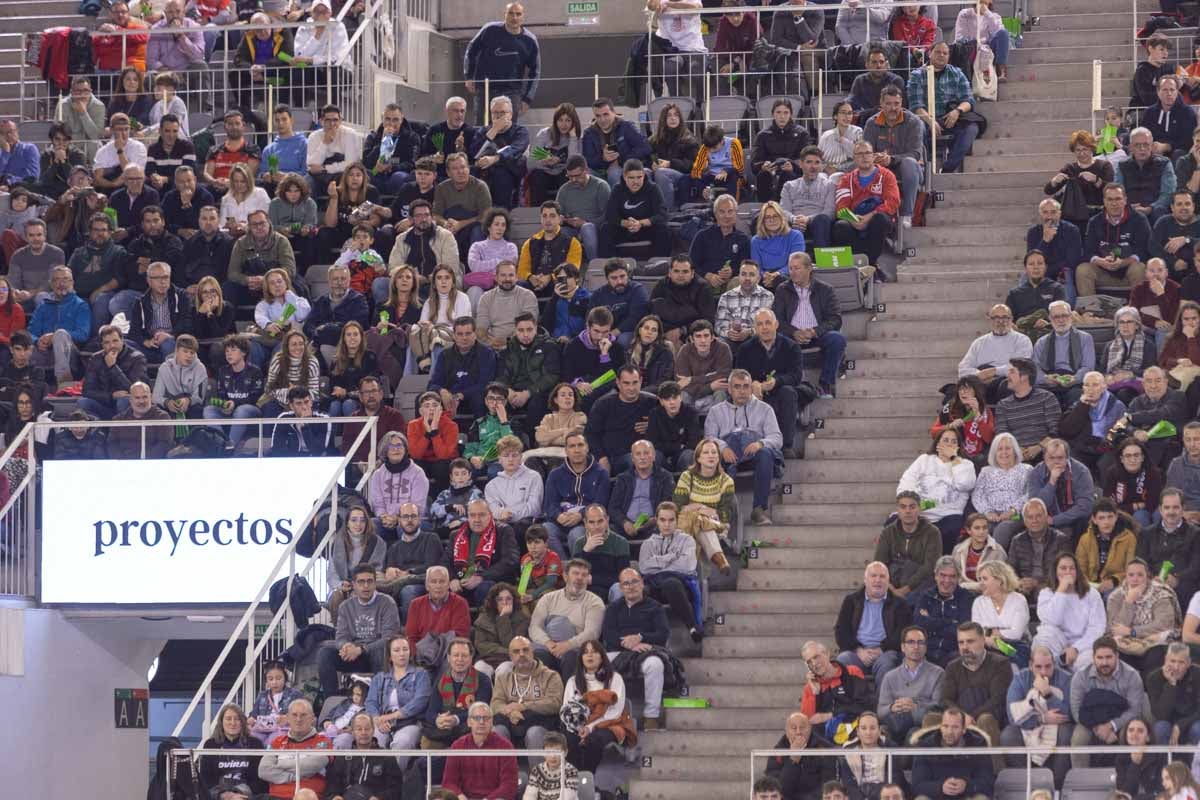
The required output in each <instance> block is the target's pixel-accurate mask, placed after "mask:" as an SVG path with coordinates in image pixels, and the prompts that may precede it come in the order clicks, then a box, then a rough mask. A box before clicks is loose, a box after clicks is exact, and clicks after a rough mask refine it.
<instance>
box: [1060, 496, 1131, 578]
mask: <svg viewBox="0 0 1200 800" xmlns="http://www.w3.org/2000/svg"><path fill="white" fill-rule="evenodd" d="M1137 531H1138V526H1137V523H1136V522H1134V521H1133V518H1132V517H1130V516H1129V515H1127V514H1124V513H1122V512H1120V511H1117V506H1116V504H1115V503H1113V501H1112V500H1110V499H1109V498H1107V497H1103V498H1101V499H1099V500H1097V501H1096V505H1095V506H1094V507H1093V508H1092V519H1091V522H1089V523H1088V526H1087V530H1085V531H1084V532H1083V536H1081V537H1079V544H1078V545H1077V546H1076V547H1075V558H1076V559H1077V560H1078V561H1079V569H1080V571H1081V572H1082V573H1083V577H1084V578H1086V579H1087V580H1088V582H1089V583H1091V584H1093V585H1095V586H1096V588H1097V589H1098V590H1099V591H1100V593H1101V594H1103V595H1107V594H1108V593H1109V592H1111V591H1112V590H1113V589H1116V588H1117V587H1118V586H1120V585H1121V581H1123V580H1124V579H1125V567H1126V565H1127V564H1129V562H1130V561H1132V560H1133V558H1134V556H1135V555H1136V551H1137ZM1101 553H1104V554H1105V557H1104V558H1101Z"/></svg>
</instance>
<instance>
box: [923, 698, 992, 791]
mask: <svg viewBox="0 0 1200 800" xmlns="http://www.w3.org/2000/svg"><path fill="white" fill-rule="evenodd" d="M914 744H915V745H916V746H917V747H937V748H941V749H943V750H945V751H946V755H944V756H943V755H939V756H917V757H915V758H914V759H913V772H912V787H913V792H914V793H916V794H917V795H918V796H921V797H928V798H929V800H952V799H954V798H968V797H978V796H983V797H991V796H992V786H993V785H994V784H995V782H996V773H995V771H994V770H993V769H992V762H991V759H990V758H989V757H988V756H981V755H966V754H963V753H957V754H956V753H954V752H953V750H954V749H955V748H961V747H987V746H988V742H987V739H985V738H984V737H983V735H982V734H979V733H977V732H976V731H974V730H967V721H966V715H965V714H964V713H963V711H962V709H961V708H955V707H950V708H947V709H946V710H945V711H943V712H942V721H941V724H940V725H939V726H938V728H937V729H935V730H930V731H928V732H927V733H925V734H923V735H920V736H919V737H918V738H917V740H916V742H914Z"/></svg>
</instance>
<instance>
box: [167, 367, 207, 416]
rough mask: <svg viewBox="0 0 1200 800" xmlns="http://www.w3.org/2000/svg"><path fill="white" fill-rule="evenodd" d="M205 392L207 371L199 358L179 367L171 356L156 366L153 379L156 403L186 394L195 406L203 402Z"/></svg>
mask: <svg viewBox="0 0 1200 800" xmlns="http://www.w3.org/2000/svg"><path fill="white" fill-rule="evenodd" d="M207 393H208V371H207V370H206V369H205V368H204V365H203V364H201V363H200V359H199V358H197V359H194V360H193V361H192V363H191V364H190V365H188V366H186V367H181V366H179V363H178V362H177V361H175V357H174V356H172V357H171V358H168V359H167V360H166V361H164V362H163V364H162V366H161V367H159V368H158V376H157V377H156V378H155V379H154V402H155V403H157V404H158V405H162V404H163V403H164V402H166V401H167V400H170V399H174V398H176V397H181V396H183V395H185V394H186V395H187V396H188V397H190V398H191V399H192V405H193V406H195V405H197V404H199V403H203V402H204V396H205V395H206V394H207Z"/></svg>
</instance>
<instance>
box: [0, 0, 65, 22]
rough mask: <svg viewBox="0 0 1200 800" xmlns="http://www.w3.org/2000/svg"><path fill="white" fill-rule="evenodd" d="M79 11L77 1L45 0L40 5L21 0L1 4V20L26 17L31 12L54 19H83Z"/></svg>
mask: <svg viewBox="0 0 1200 800" xmlns="http://www.w3.org/2000/svg"><path fill="white" fill-rule="evenodd" d="M78 9H79V3H76V2H75V0H43V2H39V3H31V2H28V0H19V2H15V3H0V19H9V18H11V17H22V16H26V15H28V14H29V12H30V11H37V12H38V13H39V14H46V15H49V16H54V17H80V18H81V19H82V18H83V17H81V16H80V15H79V14H76V13H75V12H76V11H78Z"/></svg>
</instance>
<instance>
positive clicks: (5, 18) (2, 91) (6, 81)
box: [0, 0, 96, 119]
mask: <svg viewBox="0 0 1200 800" xmlns="http://www.w3.org/2000/svg"><path fill="white" fill-rule="evenodd" d="M78 8H79V2H78V0H40V1H39V2H34V0H0V119H4V118H13V119H17V118H19V117H20V116H21V107H20V106H21V104H20V97H21V86H20V82H21V80H22V79H24V80H27V81H31V82H39V81H41V79H42V77H41V74H40V73H39V72H38V70H37V68H35V67H24V68H23V67H22V63H23V58H22V50H23V42H24V35H25V32H26V31H41V30H45V29H46V28H53V27H56V26H67V27H75V28H94V27H96V20H95V18H93V17H85V16H81V15H79V14H76V13H75V12H76V11H77V10H78Z"/></svg>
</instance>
